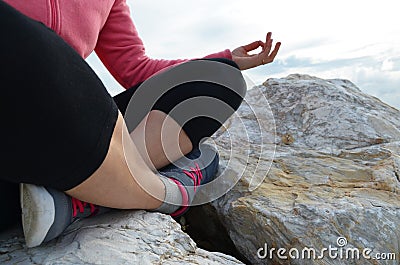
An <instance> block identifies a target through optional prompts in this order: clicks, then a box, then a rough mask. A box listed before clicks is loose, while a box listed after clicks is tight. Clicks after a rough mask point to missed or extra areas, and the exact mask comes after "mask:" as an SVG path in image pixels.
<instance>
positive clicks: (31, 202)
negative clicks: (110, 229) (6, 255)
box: [20, 184, 110, 247]
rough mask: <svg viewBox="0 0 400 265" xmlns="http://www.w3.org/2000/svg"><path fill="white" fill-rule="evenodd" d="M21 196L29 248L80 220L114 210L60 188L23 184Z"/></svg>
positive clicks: (25, 234)
mask: <svg viewBox="0 0 400 265" xmlns="http://www.w3.org/2000/svg"><path fill="white" fill-rule="evenodd" d="M20 196H21V209H22V227H23V232H24V237H25V242H26V246H27V247H36V246H39V245H41V244H42V243H45V242H48V241H50V240H52V239H54V238H56V237H58V236H59V235H61V234H62V233H63V232H64V231H65V229H66V228H67V227H68V226H69V225H71V224H72V223H73V222H75V221H77V220H79V219H82V218H86V217H90V216H94V215H97V214H99V213H104V212H107V211H109V210H110V208H105V207H100V206H97V205H94V204H91V203H86V202H82V201H80V200H78V199H76V198H73V197H71V196H68V195H67V194H65V193H64V192H61V191H58V190H55V189H51V188H46V187H42V186H37V185H32V184H21V185H20Z"/></svg>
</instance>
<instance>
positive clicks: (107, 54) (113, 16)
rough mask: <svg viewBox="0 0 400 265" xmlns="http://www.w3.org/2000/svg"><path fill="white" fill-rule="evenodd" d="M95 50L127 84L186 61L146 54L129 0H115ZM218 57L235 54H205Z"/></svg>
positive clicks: (209, 56)
mask: <svg viewBox="0 0 400 265" xmlns="http://www.w3.org/2000/svg"><path fill="white" fill-rule="evenodd" d="M95 51H96V53H97V55H98V57H99V58H100V60H101V61H102V62H103V64H104V65H105V66H106V67H107V69H108V70H109V71H110V73H111V74H112V75H113V76H114V78H115V79H116V80H117V81H118V82H119V83H120V84H121V85H122V86H123V87H125V88H130V87H132V86H133V85H135V84H137V83H139V82H142V81H144V80H146V79H147V78H149V77H150V76H151V75H153V74H155V73H157V72H158V71H160V70H162V69H164V68H166V67H169V66H172V65H175V64H179V63H182V62H185V61H187V59H180V60H156V59H151V58H149V57H148V56H146V53H145V48H144V45H143V42H142V40H141V39H140V37H139V35H138V32H137V30H136V28H135V26H134V24H133V21H132V19H131V17H130V12H129V7H128V6H127V4H126V0H116V1H115V3H114V6H113V8H112V10H111V12H110V15H109V17H108V19H107V22H106V23H105V25H104V27H103V28H102V30H101V32H100V34H99V39H98V42H97V45H96V48H95ZM216 57H220V58H227V59H232V54H231V52H230V50H228V49H227V50H224V51H222V52H219V53H214V54H210V55H208V56H206V57H204V58H216Z"/></svg>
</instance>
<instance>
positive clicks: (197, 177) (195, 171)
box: [183, 163, 203, 191]
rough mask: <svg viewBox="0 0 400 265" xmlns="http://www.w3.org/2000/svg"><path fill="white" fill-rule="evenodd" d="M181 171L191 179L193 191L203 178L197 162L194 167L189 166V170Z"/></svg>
mask: <svg viewBox="0 0 400 265" xmlns="http://www.w3.org/2000/svg"><path fill="white" fill-rule="evenodd" d="M183 173H185V174H186V175H187V176H188V177H189V178H191V179H192V180H193V183H194V184H193V186H194V191H196V188H197V187H198V186H200V184H201V180H202V179H203V174H202V173H201V169H200V167H199V164H197V163H195V167H190V171H188V170H183Z"/></svg>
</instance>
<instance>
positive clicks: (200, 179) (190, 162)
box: [159, 144, 219, 218]
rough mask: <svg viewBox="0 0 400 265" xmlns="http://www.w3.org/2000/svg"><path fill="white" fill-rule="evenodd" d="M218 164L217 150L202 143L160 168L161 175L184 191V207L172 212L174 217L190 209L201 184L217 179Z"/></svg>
mask: <svg viewBox="0 0 400 265" xmlns="http://www.w3.org/2000/svg"><path fill="white" fill-rule="evenodd" d="M218 165H219V156H218V153H217V151H216V150H215V149H214V148H213V147H211V146H209V145H205V144H202V145H201V146H200V148H197V149H194V150H193V151H192V152H190V153H189V154H187V155H186V156H185V157H183V158H181V159H179V160H177V161H175V162H174V163H173V164H171V165H168V166H166V167H164V168H162V169H160V170H159V173H160V174H161V175H163V176H165V177H168V178H169V179H171V180H172V181H173V182H175V183H176V185H178V187H179V190H180V191H181V193H182V194H181V195H182V207H179V209H178V210H176V211H174V212H173V213H171V216H172V217H174V218H177V217H179V216H181V215H183V214H184V213H185V212H186V211H187V210H188V209H189V206H190V205H191V203H192V201H193V199H194V196H195V194H196V193H197V191H198V190H199V188H200V186H201V185H204V184H207V183H209V182H211V181H212V180H214V179H215V177H216V174H217V171H218Z"/></svg>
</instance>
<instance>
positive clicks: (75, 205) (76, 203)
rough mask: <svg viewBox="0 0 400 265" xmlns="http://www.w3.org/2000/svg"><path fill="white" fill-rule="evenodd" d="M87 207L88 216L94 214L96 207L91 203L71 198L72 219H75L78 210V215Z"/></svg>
mask: <svg viewBox="0 0 400 265" xmlns="http://www.w3.org/2000/svg"><path fill="white" fill-rule="evenodd" d="M87 205H89V207H90V216H91V215H93V214H95V212H96V210H97V207H96V205H94V204H92V203H87V202H83V201H80V200H78V199H77V198H74V197H72V217H76V216H77V215H78V210H79V212H80V213H83V212H84V211H85V207H86V206H87Z"/></svg>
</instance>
